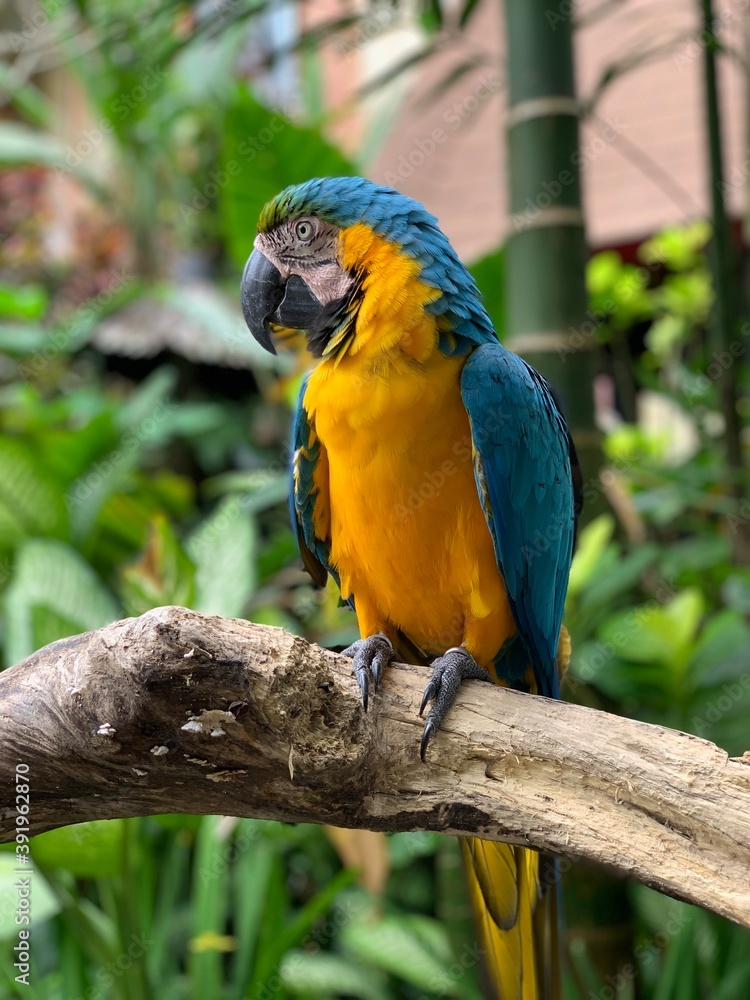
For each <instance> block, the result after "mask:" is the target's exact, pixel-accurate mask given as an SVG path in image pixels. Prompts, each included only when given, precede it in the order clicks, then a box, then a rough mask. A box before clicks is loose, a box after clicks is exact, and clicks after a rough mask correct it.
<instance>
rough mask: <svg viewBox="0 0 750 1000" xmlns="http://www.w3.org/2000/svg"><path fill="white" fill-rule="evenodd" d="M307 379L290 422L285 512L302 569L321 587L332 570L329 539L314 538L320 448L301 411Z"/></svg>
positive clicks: (305, 412)
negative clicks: (288, 475)
mask: <svg viewBox="0 0 750 1000" xmlns="http://www.w3.org/2000/svg"><path fill="white" fill-rule="evenodd" d="M308 377H309V376H308ZM308 377H306V378H305V379H304V380H303V382H302V385H301V387H300V393H299V398H298V400H297V409H296V411H295V414H294V421H293V423H292V461H291V463H290V465H291V468H290V472H291V479H292V482H291V489H290V490H289V512H290V515H291V519H292V526H293V528H294V530H295V533H296V535H297V544H298V546H299V550H300V555H301V556H302V562H303V563H304V565H305V569H306V570H307V572H308V573H309V574H310V576H311V577H312V578H313V580H314V581H315V582H316V583H317V584H318V586H320V587H323V586H325V582H326V576H327V574H328V573H333V570H332V569H331V566H330V564H329V558H328V555H329V549H330V543H329V540H328V539H320V538H318V537H316V535H315V523H314V512H315V503H316V499H317V493H316V489H315V482H314V475H315V469H316V468H317V464H318V461H319V459H320V450H321V447H322V446H321V443H320V440H319V439H318V438H317V436H316V435H315V432H314V430H313V428H312V426H311V425H310V420H309V418H308V415H307V410H306V409H305V404H304V398H305V389H306V388H307V380H308ZM334 576H335V574H334ZM337 582H338V580H337Z"/></svg>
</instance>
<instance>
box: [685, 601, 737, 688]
mask: <svg viewBox="0 0 750 1000" xmlns="http://www.w3.org/2000/svg"><path fill="white" fill-rule="evenodd" d="M690 670H691V677H692V678H693V679H694V680H696V681H697V683H698V685H699V686H704V685H708V684H720V683H721V682H723V681H731V680H733V679H734V678H735V677H737V676H739V675H741V674H746V673H748V671H750V625H748V623H747V622H746V621H745V619H744V618H743V617H742V616H741V615H739V614H737V612H736V611H730V610H724V611H719V612H718V613H717V614H715V615H714V616H713V617H712V618H711V620H710V621H709V622H708V623H707V624H706V627H705V628H704V629H703V631H702V632H701V635H700V637H699V639H698V642H697V643H696V646H695V649H694V652H693V656H692V660H691V663H690Z"/></svg>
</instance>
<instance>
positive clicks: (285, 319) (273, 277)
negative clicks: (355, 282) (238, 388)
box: [241, 250, 323, 354]
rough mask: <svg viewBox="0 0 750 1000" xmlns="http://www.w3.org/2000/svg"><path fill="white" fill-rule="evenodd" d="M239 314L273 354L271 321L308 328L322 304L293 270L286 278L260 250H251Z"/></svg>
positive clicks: (293, 327)
mask: <svg viewBox="0 0 750 1000" xmlns="http://www.w3.org/2000/svg"><path fill="white" fill-rule="evenodd" d="M241 291H242V314H243V316H244V317H245V322H246V323H247V326H248V329H249V330H250V333H252V335H253V336H254V337H255V339H256V340H257V341H258V343H259V344H260V346H261V347H264V348H265V349H266V350H267V351H270V353H271V354H276V347H275V345H274V342H273V330H272V329H271V323H275V324H276V325H277V326H285V327H289V328H291V329H293V330H307V329H309V328H310V326H311V325H313V324H314V323H315V321H316V319H317V318H318V317H319V315H320V313H321V311H322V309H323V306H322V304H321V303H320V302H319V301H318V299H316V298H315V296H314V295H313V293H312V292H311V291H310V289H309V288H308V287H307V285H306V284H305V283H304V281H303V280H302V279H301V278H300V277H299V276H298V275H296V274H293V275H292V276H291V277H290V278H289V279H288V280H286V279H285V278H284V277H283V275H282V273H281V271H279V269H278V268H277V267H276V265H275V264H273V263H272V262H271V261H270V260H269V259H268V257H266V256H265V254H262V253H261V252H260V250H253V252H252V253H251V254H250V257H249V258H248V261H247V264H246V265H245V273H244V274H243V275H242V285H241Z"/></svg>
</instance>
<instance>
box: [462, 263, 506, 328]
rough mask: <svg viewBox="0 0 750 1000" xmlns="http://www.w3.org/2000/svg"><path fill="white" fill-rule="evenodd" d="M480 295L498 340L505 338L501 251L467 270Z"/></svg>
mask: <svg viewBox="0 0 750 1000" xmlns="http://www.w3.org/2000/svg"><path fill="white" fill-rule="evenodd" d="M469 270H470V271H471V273H472V274H473V276H474V280H475V281H476V283H477V285H478V286H479V291H480V292H481V293H482V301H483V303H484V308H485V309H486V310H487V312H488V313H489V314H490V319H491V320H492V325H493V326H494V328H495V333H496V334H497V336H498V339H499V340H502V339H503V337H504V336H505V298H504V296H503V271H504V253H503V250H502V249H500V250H494V251H493V252H492V253H490V254H487V256H486V257H482V258H481V259H480V260H478V261H476V263H474V264H472V265H471V267H470V268H469Z"/></svg>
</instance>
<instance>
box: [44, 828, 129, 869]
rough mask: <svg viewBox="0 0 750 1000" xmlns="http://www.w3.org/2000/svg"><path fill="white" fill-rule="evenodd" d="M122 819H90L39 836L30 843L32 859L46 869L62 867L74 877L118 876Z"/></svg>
mask: <svg viewBox="0 0 750 1000" xmlns="http://www.w3.org/2000/svg"><path fill="white" fill-rule="evenodd" d="M124 822H125V821H124V820H121V819H109V820H106V819H102V820H92V821H91V822H90V823H76V824H75V825H74V826H63V827H60V829H58V830H50V831H49V832H48V833H40V834H39V835H38V836H36V837H34V838H33V840H32V841H31V856H32V858H33V859H34V861H35V862H37V863H38V864H41V865H44V866H45V867H47V868H64V869H65V870H66V871H69V872H70V873H71V874H72V875H75V876H76V878H98V877H100V876H104V877H110V876H113V875H117V874H118V873H119V872H120V870H121V866H122V837H123V824H124Z"/></svg>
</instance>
